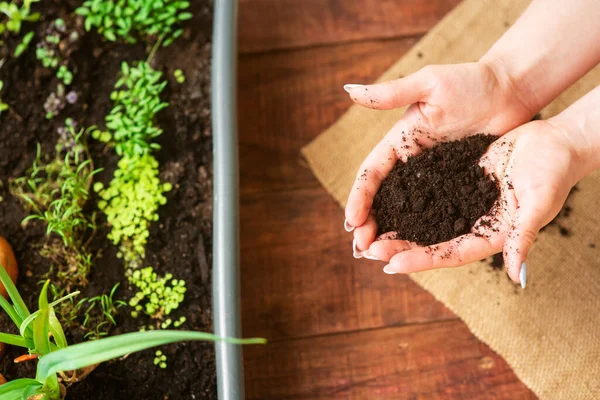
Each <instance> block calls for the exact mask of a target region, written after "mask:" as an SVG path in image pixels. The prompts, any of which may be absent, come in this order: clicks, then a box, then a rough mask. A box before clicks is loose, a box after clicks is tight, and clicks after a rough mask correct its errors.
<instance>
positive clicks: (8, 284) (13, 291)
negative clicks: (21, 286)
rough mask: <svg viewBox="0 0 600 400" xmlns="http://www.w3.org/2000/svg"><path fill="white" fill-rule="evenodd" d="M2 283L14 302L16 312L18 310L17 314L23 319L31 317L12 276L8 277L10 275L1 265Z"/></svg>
mask: <svg viewBox="0 0 600 400" xmlns="http://www.w3.org/2000/svg"><path fill="white" fill-rule="evenodd" d="M0 282H2V285H4V288H5V289H6V291H7V292H8V295H9V296H10V299H11V300H12V302H13V304H14V305H15V310H17V313H18V314H19V316H20V317H21V318H22V319H25V318H27V317H28V316H29V314H30V312H29V310H28V309H27V306H26V305H25V302H24V301H23V298H22V297H21V295H20V294H19V291H18V290H17V287H16V286H15V284H14V283H13V281H12V279H10V276H8V273H7V272H6V270H5V269H4V266H3V265H0Z"/></svg>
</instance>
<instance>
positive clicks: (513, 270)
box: [503, 194, 550, 288]
mask: <svg viewBox="0 0 600 400" xmlns="http://www.w3.org/2000/svg"><path fill="white" fill-rule="evenodd" d="M538 196H539V194H537V195H536V198H537V200H534V199H533V196H532V195H527V196H526V197H524V198H523V199H522V200H520V201H519V206H518V208H517V211H516V213H515V217H514V219H513V221H512V223H511V226H510V228H509V230H508V234H507V235H506V242H505V243H504V248H503V256H504V265H506V269H507V272H508V276H510V279H512V280H513V281H514V282H516V283H520V284H521V287H522V288H525V285H526V284H527V265H526V263H525V261H526V260H527V255H528V254H529V250H530V249H531V246H533V242H534V241H535V238H536V237H537V234H538V232H539V231H540V229H541V228H542V226H544V219H545V217H544V216H545V215H546V213H545V210H544V209H543V208H541V207H538V206H537V205H536V204H550V203H547V201H548V200H546V199H545V196H539V197H538Z"/></svg>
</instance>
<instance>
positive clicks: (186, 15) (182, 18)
mask: <svg viewBox="0 0 600 400" xmlns="http://www.w3.org/2000/svg"><path fill="white" fill-rule="evenodd" d="M193 16H194V15H193V14H192V13H191V12H182V13H181V14H179V15H178V16H177V19H179V20H180V21H187V20H188V19H191V18H192V17H193Z"/></svg>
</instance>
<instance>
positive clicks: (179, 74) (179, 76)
mask: <svg viewBox="0 0 600 400" xmlns="http://www.w3.org/2000/svg"><path fill="white" fill-rule="evenodd" d="M173 76H174V77H175V80H176V81H177V83H184V82H185V75H184V74H183V71H182V70H180V69H176V70H175V71H173Z"/></svg>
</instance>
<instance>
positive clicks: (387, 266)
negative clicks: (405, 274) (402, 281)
mask: <svg viewBox="0 0 600 400" xmlns="http://www.w3.org/2000/svg"><path fill="white" fill-rule="evenodd" d="M383 272H385V273H386V274H388V275H394V274H395V273H396V271H392V268H391V267H390V264H388V265H386V266H385V267H383Z"/></svg>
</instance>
